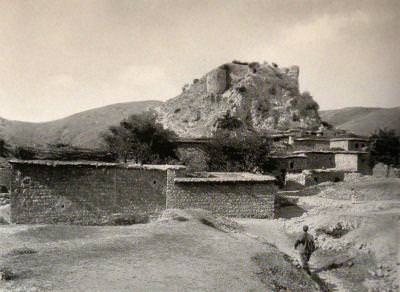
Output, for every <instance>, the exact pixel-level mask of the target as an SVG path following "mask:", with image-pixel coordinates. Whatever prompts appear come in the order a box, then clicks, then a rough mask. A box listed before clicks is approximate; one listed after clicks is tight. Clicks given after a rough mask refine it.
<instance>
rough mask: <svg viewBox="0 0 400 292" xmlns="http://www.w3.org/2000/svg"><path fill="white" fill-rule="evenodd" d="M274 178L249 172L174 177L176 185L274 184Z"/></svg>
mask: <svg viewBox="0 0 400 292" xmlns="http://www.w3.org/2000/svg"><path fill="white" fill-rule="evenodd" d="M274 181H276V178H275V177H273V176H270V175H261V174H253V173H250V172H206V173H204V174H203V177H176V178H175V179H174V182H176V183H225V182H231V183H235V182H238V183H239V182H274Z"/></svg>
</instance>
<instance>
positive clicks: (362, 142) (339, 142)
mask: <svg viewBox="0 0 400 292" xmlns="http://www.w3.org/2000/svg"><path fill="white" fill-rule="evenodd" d="M369 144H370V140H369V139H368V138H364V137H338V138H331V139H330V143H329V145H330V148H340V149H343V150H346V151H364V150H365V149H368V148H369Z"/></svg>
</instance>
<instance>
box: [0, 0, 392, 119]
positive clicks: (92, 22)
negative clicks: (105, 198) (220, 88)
mask: <svg viewBox="0 0 400 292" xmlns="http://www.w3.org/2000/svg"><path fill="white" fill-rule="evenodd" d="M233 59H238V60H243V61H260V62H262V61H264V60H265V61H268V62H275V63H277V64H279V65H280V66H288V65H295V64H296V65H299V66H300V86H301V90H308V91H310V92H311V94H312V95H313V96H314V98H315V99H316V101H317V102H318V103H319V104H320V106H321V108H322V109H332V108H340V107H346V106H380V107H393V106H399V105H400V1H399V0H393V1H385V0H380V1H376V0H373V1H360V0H354V1H322V0H321V1H300V0H290V1H283V0H274V1H244V0H243V1H239V0H224V1H216V0H213V1H203V0H193V1H192V0H184V1H179V0H165V1H155V0H152V1H144V0H143V1H139V0H129V1H128V0H127V1H124V0H108V1H89V0H85V1H81V0H79V1H78V0H77V1H74V0H64V1H57V0H48V1H40V0H34V1H18V0H1V1H0V116H1V117H4V118H8V119H16V120H25V121H46V120H52V119H56V118H61V117H64V116H67V115H69V114H72V113H76V112H79V111H82V110H86V109H90V108H94V107H99V106H103V105H107V104H112V103H118V102H127V101H138V100H145V99H159V100H166V99H168V98H171V97H174V96H176V95H177V94H179V92H180V91H181V88H182V86H183V85H184V84H185V83H187V82H191V81H192V80H193V79H194V78H198V77H200V76H201V75H203V74H204V73H206V72H207V71H209V70H211V69H212V68H214V67H216V66H218V65H220V64H222V63H224V62H229V61H231V60H233Z"/></svg>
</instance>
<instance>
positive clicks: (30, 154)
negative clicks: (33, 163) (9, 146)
mask: <svg viewBox="0 0 400 292" xmlns="http://www.w3.org/2000/svg"><path fill="white" fill-rule="evenodd" d="M36 155H37V153H36V151H35V150H33V149H31V148H27V147H22V146H17V147H15V149H14V157H15V158H18V159H26V160H30V159H35V158H36Z"/></svg>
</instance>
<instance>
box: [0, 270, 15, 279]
mask: <svg viewBox="0 0 400 292" xmlns="http://www.w3.org/2000/svg"><path fill="white" fill-rule="evenodd" d="M15 278H16V275H15V274H14V273H13V271H12V269H11V268H10V267H1V268H0V280H3V281H10V280H13V279H15Z"/></svg>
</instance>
